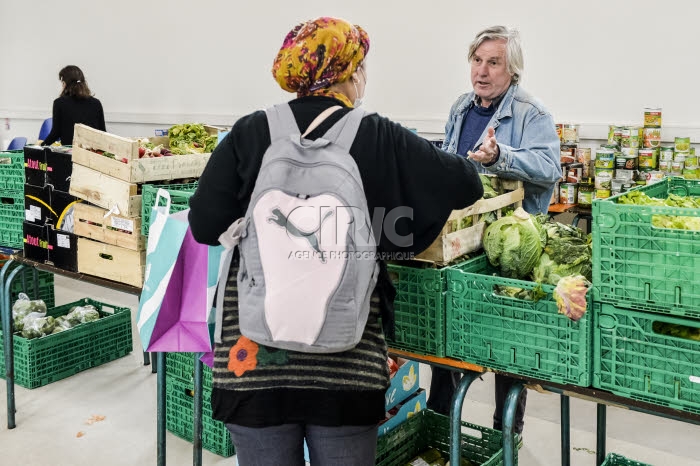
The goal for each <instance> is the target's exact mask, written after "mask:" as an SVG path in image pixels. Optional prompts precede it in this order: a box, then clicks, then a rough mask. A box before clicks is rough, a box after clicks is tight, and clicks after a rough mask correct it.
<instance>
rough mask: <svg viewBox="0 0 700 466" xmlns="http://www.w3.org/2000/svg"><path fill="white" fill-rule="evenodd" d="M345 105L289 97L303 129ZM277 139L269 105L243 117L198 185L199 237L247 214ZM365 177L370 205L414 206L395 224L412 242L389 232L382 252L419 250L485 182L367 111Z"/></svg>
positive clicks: (195, 219) (195, 220)
mask: <svg viewBox="0 0 700 466" xmlns="http://www.w3.org/2000/svg"><path fill="white" fill-rule="evenodd" d="M334 105H342V103H341V102H339V101H337V100H335V99H332V98H328V97H305V98H301V99H295V100H293V101H291V102H290V106H291V108H292V112H293V113H294V116H295V118H296V121H297V124H298V125H299V129H300V130H301V132H303V131H305V130H306V128H307V127H308V126H309V124H311V122H312V121H313V120H314V118H316V116H318V114H319V113H321V112H322V111H324V110H325V109H327V108H329V107H331V106H334ZM349 111H350V109H348V108H343V109H341V110H338V111H336V112H335V113H333V114H332V115H331V116H329V117H328V118H327V119H326V120H325V121H324V122H323V123H321V125H319V127H318V128H316V129H315V130H314V131H312V132H311V133H310V134H309V135H308V136H307V137H308V139H316V138H318V137H320V136H322V135H323V134H324V133H325V132H326V131H327V130H328V129H329V128H330V127H331V126H332V125H333V124H335V123H336V122H337V121H338V120H339V119H340V118H342V116H343V115H345V114H346V113H347V112H349ZM269 145H270V131H269V127H268V124H267V118H266V116H265V112H263V111H258V112H255V113H252V114H250V115H247V116H245V117H243V118H241V119H240V120H238V121H237V122H236V124H235V125H234V126H233V128H232V130H231V132H230V133H229V134H228V136H227V137H226V138H225V139H224V140H223V141H222V142H221V144H219V145H218V146H217V148H216V149H215V150H214V153H213V154H212V156H211V159H210V160H209V163H208V164H207V167H206V169H205V170H204V173H203V174H202V177H201V178H200V180H199V187H198V188H197V191H196V192H195V194H194V195H193V196H192V198H191V199H190V208H191V210H190V215H189V221H190V227H191V229H192V234H193V235H194V238H195V239H196V240H197V241H198V242H200V243H204V244H218V238H219V235H221V234H222V233H223V232H224V231H226V229H227V228H228V227H229V225H230V224H231V223H232V222H233V221H234V220H236V219H237V218H239V217H242V216H244V215H245V212H246V209H247V208H248V203H249V202H250V196H251V194H252V192H253V188H254V186H255V181H256V178H257V174H258V171H259V170H260V165H261V163H262V158H263V155H264V153H265V151H266V150H267V148H268V146H269ZM350 155H352V157H353V158H354V159H355V162H356V163H357V166H358V168H359V171H360V176H361V177H362V183H363V186H364V190H365V195H366V197H367V205H368V208H369V212H370V214H371V215H373V213H374V211H375V209H376V208H379V207H382V208H384V209H385V212H390V211H391V210H392V209H394V208H396V207H401V206H407V207H410V208H412V209H413V220H408V219H405V218H404V219H401V220H400V221H399V223H398V224H397V225H396V232H397V233H398V234H399V235H401V236H404V235H408V234H413V244H412V245H410V246H405V247H400V246H396V245H395V244H393V243H392V242H391V241H389V239H388V238H387V237H386V235H385V234H384V232H382V235H381V237H380V240H379V245H378V249H379V250H380V251H381V252H385V253H392V252H403V253H416V254H418V253H420V252H421V251H423V250H425V249H426V248H427V247H428V246H430V244H431V243H432V242H433V241H434V240H435V238H436V237H437V235H438V234H439V232H440V230H441V229H442V227H443V226H444V225H445V222H446V221H447V217H449V215H450V213H451V212H452V211H453V210H456V209H463V208H465V207H467V206H469V205H471V204H473V203H474V202H476V201H477V200H478V199H479V198H481V196H482V195H483V187H482V185H481V181H480V180H479V177H478V174H477V173H476V170H475V169H474V167H473V165H472V164H471V163H469V162H468V161H467V160H466V159H464V158H463V157H462V156H459V155H455V154H449V153H447V152H443V151H442V150H440V149H438V148H437V147H435V146H434V145H433V144H432V143H431V142H429V141H427V140H426V139H423V138H421V137H419V136H417V135H416V134H414V133H413V132H411V131H409V130H407V129H405V128H403V127H402V126H401V125H399V124H397V123H393V122H392V121H390V120H389V119H387V118H383V117H381V116H379V115H377V114H372V115H369V116H366V117H365V118H364V119H363V121H362V123H361V125H360V128H359V130H358V133H357V137H356V138H355V142H354V143H353V145H352V147H351V149H350Z"/></svg>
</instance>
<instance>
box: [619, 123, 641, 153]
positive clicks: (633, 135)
mask: <svg viewBox="0 0 700 466" xmlns="http://www.w3.org/2000/svg"><path fill="white" fill-rule="evenodd" d="M620 146H622V147H630V148H634V149H636V148H638V147H639V128H638V127H636V126H631V127H628V128H625V129H623V130H622V139H621V140H620Z"/></svg>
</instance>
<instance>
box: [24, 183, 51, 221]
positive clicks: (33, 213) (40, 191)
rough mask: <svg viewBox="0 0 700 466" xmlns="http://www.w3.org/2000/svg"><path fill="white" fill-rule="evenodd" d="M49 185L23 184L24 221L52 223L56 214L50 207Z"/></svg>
mask: <svg viewBox="0 0 700 466" xmlns="http://www.w3.org/2000/svg"><path fill="white" fill-rule="evenodd" d="M51 191H52V189H51V186H43V187H38V186H32V185H25V186H24V221H25V222H29V223H33V224H35V225H46V224H53V223H54V222H55V221H56V220H58V216H57V215H56V214H55V213H54V210H53V209H52V208H51Z"/></svg>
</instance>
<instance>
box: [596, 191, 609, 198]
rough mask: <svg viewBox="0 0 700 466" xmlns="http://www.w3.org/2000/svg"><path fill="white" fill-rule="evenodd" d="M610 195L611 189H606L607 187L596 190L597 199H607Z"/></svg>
mask: <svg viewBox="0 0 700 466" xmlns="http://www.w3.org/2000/svg"><path fill="white" fill-rule="evenodd" d="M609 197H610V189H609V188H608V189H605V188H596V190H595V198H596V199H607V198H609Z"/></svg>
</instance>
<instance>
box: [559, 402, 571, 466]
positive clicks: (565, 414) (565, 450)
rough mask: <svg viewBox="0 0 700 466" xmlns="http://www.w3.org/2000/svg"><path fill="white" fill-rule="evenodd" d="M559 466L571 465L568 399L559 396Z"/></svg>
mask: <svg viewBox="0 0 700 466" xmlns="http://www.w3.org/2000/svg"><path fill="white" fill-rule="evenodd" d="M559 421H560V424H561V465H562V466H570V465H571V424H570V417H569V397H568V396H566V395H561V417H560V420H559Z"/></svg>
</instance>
